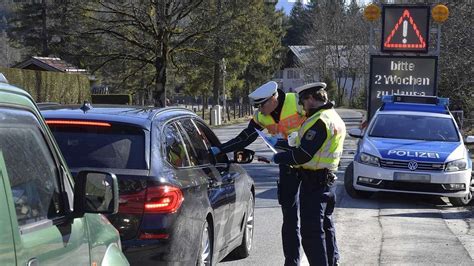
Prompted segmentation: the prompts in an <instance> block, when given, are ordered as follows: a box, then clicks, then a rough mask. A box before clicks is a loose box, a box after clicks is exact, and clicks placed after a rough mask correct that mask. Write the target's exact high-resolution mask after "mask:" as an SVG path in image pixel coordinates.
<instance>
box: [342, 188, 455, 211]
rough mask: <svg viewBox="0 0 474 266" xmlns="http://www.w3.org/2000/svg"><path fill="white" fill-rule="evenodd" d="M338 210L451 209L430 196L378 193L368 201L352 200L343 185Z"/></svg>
mask: <svg viewBox="0 0 474 266" xmlns="http://www.w3.org/2000/svg"><path fill="white" fill-rule="evenodd" d="M338 196H339V199H340V200H339V204H338V205H337V207H338V208H357V209H400V208H407V209H424V208H435V207H438V208H439V207H451V205H449V204H448V203H446V202H445V201H443V199H442V198H441V197H438V196H430V195H414V194H405V193H387V192H378V193H375V194H374V195H373V196H372V197H370V198H368V199H354V198H351V197H350V196H349V195H348V194H347V193H346V192H345V190H344V187H343V186H342V185H340V186H338Z"/></svg>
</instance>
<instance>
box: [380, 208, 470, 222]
mask: <svg viewBox="0 0 474 266" xmlns="http://www.w3.org/2000/svg"><path fill="white" fill-rule="evenodd" d="M380 216H385V217H407V218H439V219H444V220H459V219H468V218H472V217H473V214H472V211H468V210H467V211H456V212H445V213H441V212H417V213H394V214H385V215H380Z"/></svg>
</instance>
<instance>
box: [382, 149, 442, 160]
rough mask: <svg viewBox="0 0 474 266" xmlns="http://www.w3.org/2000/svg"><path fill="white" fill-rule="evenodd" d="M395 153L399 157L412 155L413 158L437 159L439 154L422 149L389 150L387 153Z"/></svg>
mask: <svg viewBox="0 0 474 266" xmlns="http://www.w3.org/2000/svg"><path fill="white" fill-rule="evenodd" d="M393 154H395V155H397V156H400V157H414V158H433V159H439V154H438V153H436V152H424V151H403V150H389V151H388V155H393Z"/></svg>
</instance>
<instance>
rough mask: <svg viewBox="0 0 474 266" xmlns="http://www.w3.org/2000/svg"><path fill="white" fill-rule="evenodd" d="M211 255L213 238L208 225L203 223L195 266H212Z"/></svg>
mask: <svg viewBox="0 0 474 266" xmlns="http://www.w3.org/2000/svg"><path fill="white" fill-rule="evenodd" d="M212 254H213V237H212V231H211V228H210V226H209V223H208V222H207V220H206V222H205V223H204V225H203V227H202V231H201V245H200V248H199V253H198V258H197V261H196V265H197V266H201V265H206V266H208V265H209V266H210V265H212Z"/></svg>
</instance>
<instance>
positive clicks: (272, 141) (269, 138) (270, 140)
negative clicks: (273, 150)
mask: <svg viewBox="0 0 474 266" xmlns="http://www.w3.org/2000/svg"><path fill="white" fill-rule="evenodd" d="M265 140H266V141H267V142H268V143H269V144H270V145H272V147H275V145H276V143H277V142H278V137H276V136H270V135H266V136H265Z"/></svg>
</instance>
